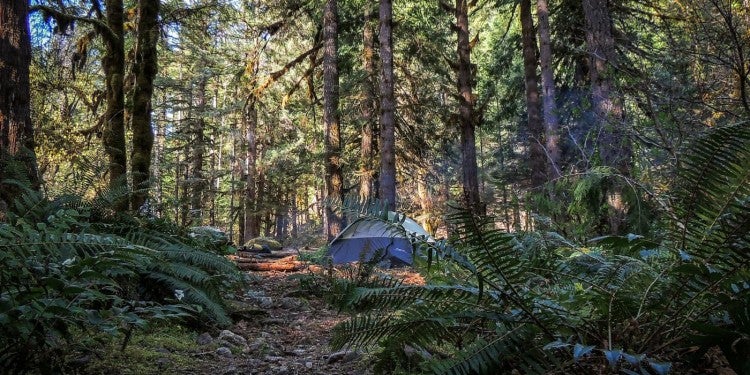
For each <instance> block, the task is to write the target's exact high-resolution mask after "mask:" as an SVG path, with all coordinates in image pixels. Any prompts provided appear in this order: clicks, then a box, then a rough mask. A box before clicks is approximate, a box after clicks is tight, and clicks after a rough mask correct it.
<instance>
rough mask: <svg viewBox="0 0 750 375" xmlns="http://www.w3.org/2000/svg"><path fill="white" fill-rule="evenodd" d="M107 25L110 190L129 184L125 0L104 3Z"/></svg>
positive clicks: (124, 204)
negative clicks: (126, 132)
mask: <svg viewBox="0 0 750 375" xmlns="http://www.w3.org/2000/svg"><path fill="white" fill-rule="evenodd" d="M105 4H106V8H107V9H106V16H107V26H108V28H109V31H110V32H111V33H108V32H106V31H102V33H101V34H102V35H105V37H104V44H105V46H106V54H105V55H104V58H103V59H102V68H103V69H104V76H105V80H104V81H105V86H106V96H107V109H106V111H105V112H104V131H103V132H102V142H103V144H104V152H105V153H106V154H107V158H108V161H109V184H110V187H113V188H114V187H118V186H122V185H124V184H125V183H126V182H127V181H126V175H125V173H126V166H127V154H126V149H125V91H124V75H125V45H124V40H125V39H124V28H123V23H124V21H123V19H124V18H123V2H122V0H105ZM127 207H128V202H127V200H126V199H122V200H120V201H119V202H116V204H115V207H114V208H115V209H116V210H125V209H127Z"/></svg>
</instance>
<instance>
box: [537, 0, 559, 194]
mask: <svg viewBox="0 0 750 375" xmlns="http://www.w3.org/2000/svg"><path fill="white" fill-rule="evenodd" d="M536 16H537V20H538V25H537V27H538V32H539V63H540V65H541V71H542V112H543V117H544V139H545V142H544V145H545V147H546V151H547V179H548V180H554V179H556V178H559V177H560V144H559V143H560V135H559V134H558V133H559V128H560V120H559V118H558V117H557V102H556V101H555V100H556V95H555V78H554V71H553V67H552V43H551V37H550V25H549V6H548V4H547V0H537V2H536Z"/></svg>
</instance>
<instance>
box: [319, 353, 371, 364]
mask: <svg viewBox="0 0 750 375" xmlns="http://www.w3.org/2000/svg"><path fill="white" fill-rule="evenodd" d="M360 357H362V354H361V353H360V352H358V351H354V350H342V351H339V352H336V353H331V354H329V355H326V356H323V359H325V361H326V363H328V364H331V363H335V362H339V361H341V362H343V363H347V362H353V361H356V360H358V359H359V358H360Z"/></svg>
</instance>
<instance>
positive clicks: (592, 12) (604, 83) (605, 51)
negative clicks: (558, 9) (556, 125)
mask: <svg viewBox="0 0 750 375" xmlns="http://www.w3.org/2000/svg"><path fill="white" fill-rule="evenodd" d="M608 3H609V1H608V0H583V12H584V16H585V20H586V47H587V51H588V57H589V77H590V80H591V102H592V106H593V108H594V112H595V114H596V116H597V120H598V121H599V123H600V128H601V129H602V131H601V132H599V139H598V147H599V156H600V157H601V161H602V164H603V165H605V166H609V167H613V168H615V169H616V170H618V171H619V172H620V173H621V174H623V175H626V176H627V175H629V174H630V158H631V149H630V143H629V142H628V140H627V138H626V136H625V130H624V129H623V126H624V123H623V117H624V116H623V107H622V101H621V100H620V99H618V98H613V96H614V95H613V93H612V86H613V82H612V71H613V70H614V66H615V64H616V52H615V39H614V36H613V34H612V19H611V18H610V14H609V8H608Z"/></svg>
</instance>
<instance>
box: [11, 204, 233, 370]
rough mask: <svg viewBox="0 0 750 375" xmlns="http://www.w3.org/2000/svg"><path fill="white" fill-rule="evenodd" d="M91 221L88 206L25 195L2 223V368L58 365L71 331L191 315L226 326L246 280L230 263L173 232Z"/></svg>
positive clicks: (117, 328) (123, 221) (120, 328)
mask: <svg viewBox="0 0 750 375" xmlns="http://www.w3.org/2000/svg"><path fill="white" fill-rule="evenodd" d="M92 201H94V202H95V201H97V200H96V199H93V200H92ZM72 207H77V209H73V208H72ZM92 210H97V208H92ZM92 212H93V211H91V210H88V209H87V204H86V203H85V201H83V200H77V199H74V198H71V197H69V196H66V197H64V198H63V199H60V200H57V199H52V200H51V199H47V198H45V197H43V196H42V195H41V194H40V193H38V192H34V191H29V192H27V193H25V194H23V195H21V196H19V197H18V198H17V199H16V200H15V202H14V203H13V209H12V210H11V211H10V212H8V215H7V218H6V220H7V221H6V222H5V223H0V285H3V291H2V294H1V295H0V322H2V323H3V324H2V325H0V326H1V328H0V364H2V365H4V366H7V368H8V369H15V371H24V369H25V368H26V366H35V364H38V360H39V359H43V358H47V357H54V356H56V354H54V353H53V352H54V351H55V348H57V347H59V346H60V341H61V340H71V339H72V338H73V336H72V331H73V330H74V329H96V330H101V331H105V332H110V333H113V334H114V333H117V332H121V333H122V332H129V331H130V330H132V329H134V328H138V327H143V326H145V325H147V324H149V321H153V320H159V319H175V318H185V317H187V316H189V315H193V316H198V315H200V316H203V317H205V318H208V319H207V320H205V321H208V322H212V323H214V324H218V325H227V324H229V323H230V320H229V318H228V317H227V313H226V309H225V305H224V298H223V295H224V293H225V292H226V290H227V288H228V287H231V286H232V285H231V284H232V283H235V282H237V281H238V280H239V279H240V276H239V275H240V274H239V272H238V271H237V270H236V267H235V266H234V265H233V264H232V263H231V262H229V261H228V260H227V259H226V258H224V257H221V256H219V255H217V254H214V253H210V252H207V251H204V250H202V249H199V248H196V247H194V246H192V244H191V241H192V240H191V239H190V238H188V237H186V236H185V237H181V236H180V235H179V233H177V232H179V231H177V230H167V231H164V232H162V231H159V230H157V229H156V228H153V229H152V227H154V225H153V224H152V223H151V222H150V221H148V220H147V221H142V220H139V219H134V218H130V217H127V216H124V215H121V216H118V218H117V219H116V220H115V219H107V218H106V215H105V216H101V215H99V214H94V213H92ZM113 218H114V216H113ZM159 225H164V223H162V224H159ZM177 291H180V293H176V292H177ZM180 299H181V300H180ZM125 337H126V338H127V337H129V336H128V335H126V336H125ZM56 366H57V367H56ZM60 366H63V365H62V364H55V365H54V366H53V367H49V371H52V372H57V371H59V370H60V369H61V368H62V367H60Z"/></svg>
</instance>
